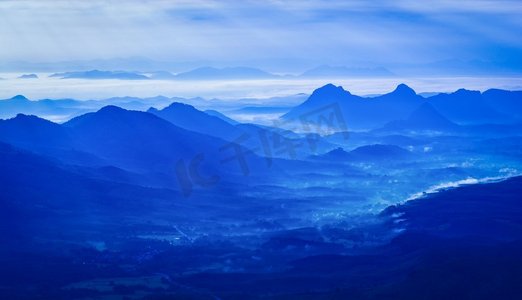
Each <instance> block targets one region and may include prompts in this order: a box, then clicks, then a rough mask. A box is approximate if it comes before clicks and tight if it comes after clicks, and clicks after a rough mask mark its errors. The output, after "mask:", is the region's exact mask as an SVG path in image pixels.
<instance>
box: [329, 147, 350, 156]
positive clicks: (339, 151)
mask: <svg viewBox="0 0 522 300" xmlns="http://www.w3.org/2000/svg"><path fill="white" fill-rule="evenodd" d="M346 153H348V152H346V151H344V149H343V148H342V147H338V148H335V149H333V150H331V151H328V153H326V154H327V155H344V154H346Z"/></svg>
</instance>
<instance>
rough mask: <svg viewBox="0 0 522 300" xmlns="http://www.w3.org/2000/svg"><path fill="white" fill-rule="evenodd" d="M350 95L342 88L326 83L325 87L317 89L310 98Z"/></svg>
mask: <svg viewBox="0 0 522 300" xmlns="http://www.w3.org/2000/svg"><path fill="white" fill-rule="evenodd" d="M346 94H348V95H350V92H348V91H346V90H345V89H343V87H342V86H335V85H333V84H331V83H328V84H327V85H324V86H322V87H320V88H318V89H316V90H315V91H314V92H313V93H312V96H314V95H315V96H319V95H320V96H337V95H346Z"/></svg>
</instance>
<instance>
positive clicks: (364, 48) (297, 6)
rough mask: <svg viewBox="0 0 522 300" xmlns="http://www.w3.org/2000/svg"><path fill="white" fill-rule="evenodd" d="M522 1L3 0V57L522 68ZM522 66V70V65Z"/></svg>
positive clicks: (298, 66)
mask: <svg viewBox="0 0 522 300" xmlns="http://www.w3.org/2000/svg"><path fill="white" fill-rule="evenodd" d="M521 16H522V1H520V0H515V1H502V0H497V1H481V0H477V1H445V0H442V1H418V0H415V1H413V0H397V1H379V0H377V1H335V0H334V1H320V0H299V1H275V0H272V1H248V0H247V1H198V0H192V1H152V0H150V1H136V0H128V1H98V0H93V1H63V0H27V1H25V0H19V1H1V0H0V24H1V26H0V45H2V46H1V47H0V61H2V62H16V61H26V62H33V63H49V62H60V61H92V60H113V59H122V58H124V59H128V58H131V60H132V59H133V58H134V59H142V60H143V59H145V60H154V61H169V62H180V66H181V62H193V64H194V65H197V64H199V65H215V66H235V65H246V66H256V67H261V68H264V69H267V70H269V71H272V70H279V71H285V70H287V71H293V70H299V71H302V70H303V69H305V68H309V67H313V66H317V65H322V64H329V65H345V66H359V67H374V66H385V67H388V68H391V69H400V68H408V66H410V65H415V66H426V65H427V66H430V64H433V63H435V64H439V65H444V64H454V63H456V62H462V61H463V62H468V63H469V64H473V65H474V66H477V65H479V67H484V68H491V67H495V68H496V67H498V68H503V69H510V70H515V71H520V70H522V62H521V57H522V39H521V38H520V36H522V17H521ZM520 73H522V71H520Z"/></svg>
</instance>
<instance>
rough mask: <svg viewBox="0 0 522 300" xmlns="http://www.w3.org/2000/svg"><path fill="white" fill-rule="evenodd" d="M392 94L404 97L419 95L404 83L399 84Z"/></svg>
mask: <svg viewBox="0 0 522 300" xmlns="http://www.w3.org/2000/svg"><path fill="white" fill-rule="evenodd" d="M392 94H396V95H403V96H415V95H417V93H416V92H415V90H413V89H412V88H411V87H409V86H407V85H406V84H404V83H401V84H399V85H398V86H397V87H396V88H395V90H394V91H393V92H392Z"/></svg>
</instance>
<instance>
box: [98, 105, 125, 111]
mask: <svg viewBox="0 0 522 300" xmlns="http://www.w3.org/2000/svg"><path fill="white" fill-rule="evenodd" d="M122 111H125V109H123V108H121V107H119V106H116V105H107V106H104V107H102V108H100V109H99V110H98V113H115V112H122Z"/></svg>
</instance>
